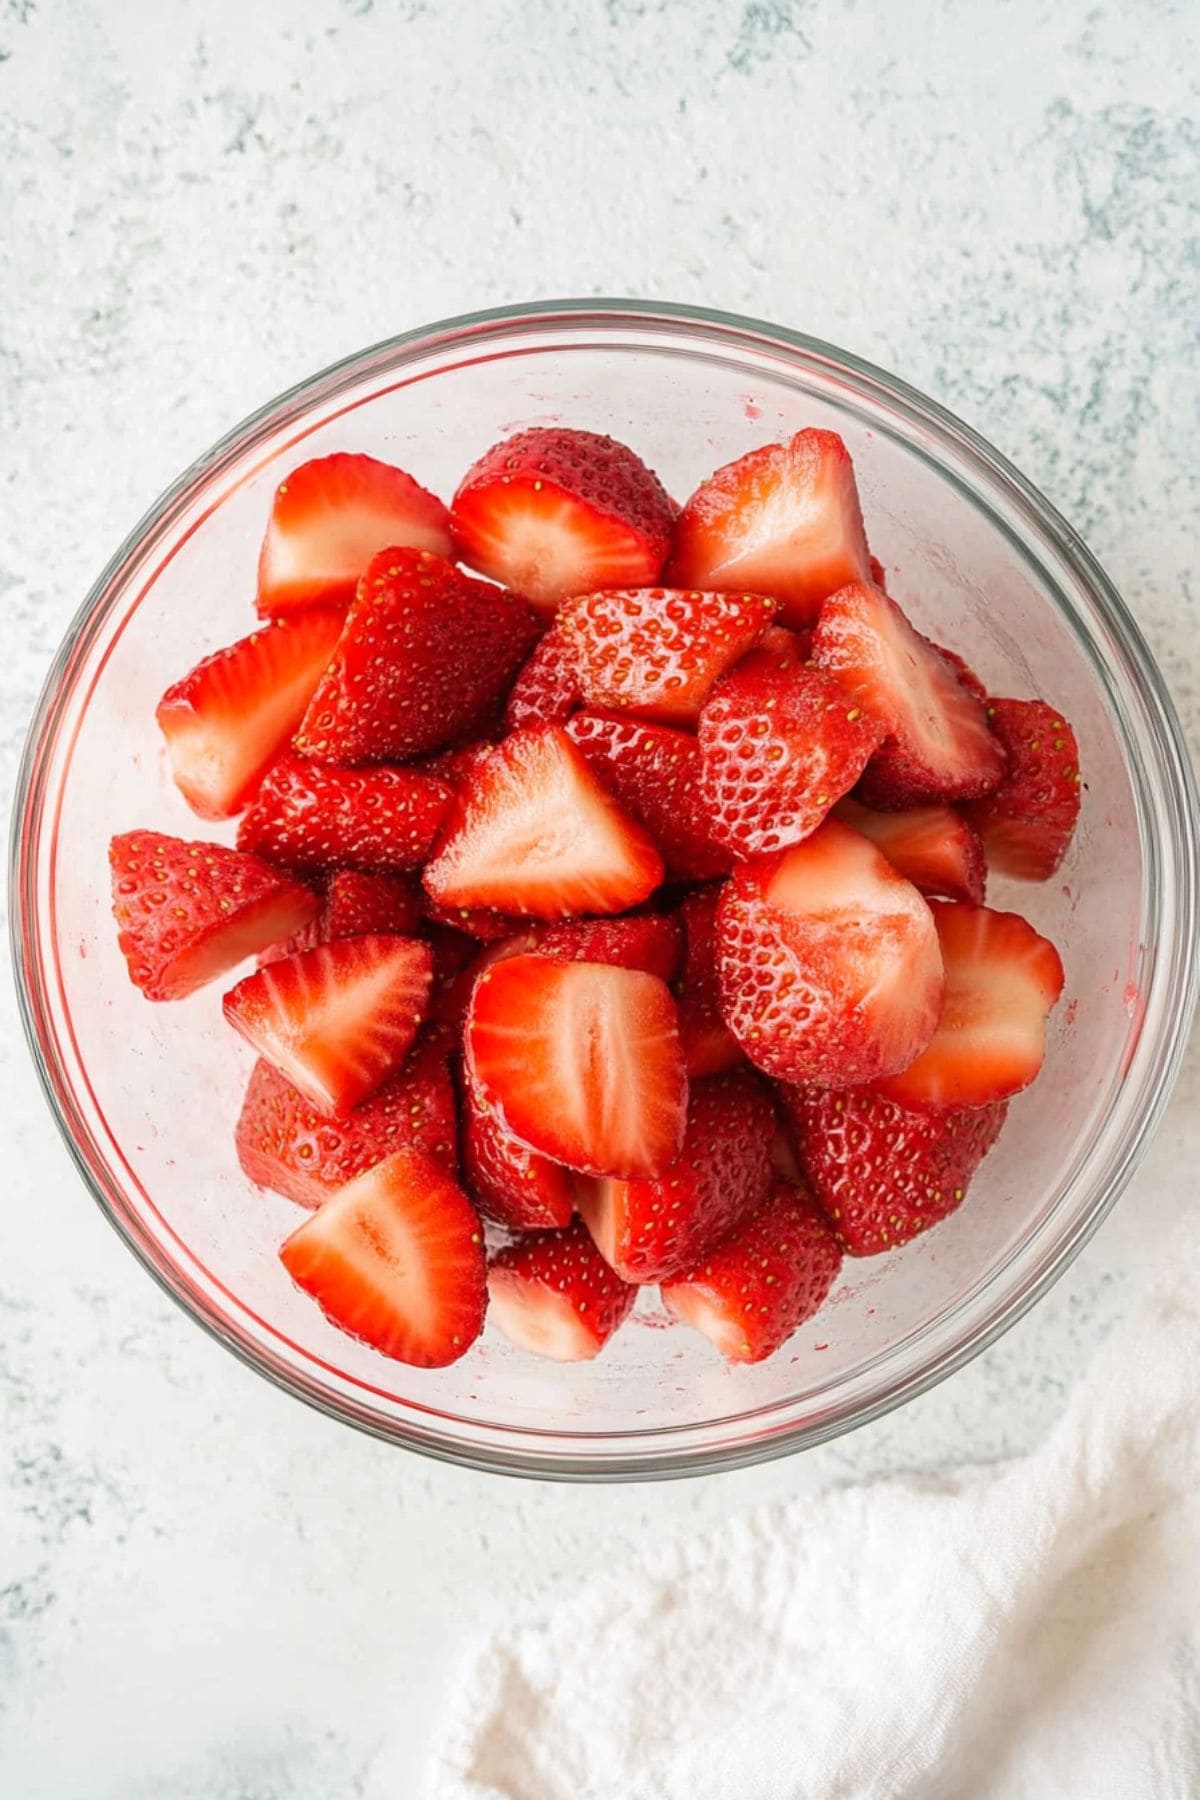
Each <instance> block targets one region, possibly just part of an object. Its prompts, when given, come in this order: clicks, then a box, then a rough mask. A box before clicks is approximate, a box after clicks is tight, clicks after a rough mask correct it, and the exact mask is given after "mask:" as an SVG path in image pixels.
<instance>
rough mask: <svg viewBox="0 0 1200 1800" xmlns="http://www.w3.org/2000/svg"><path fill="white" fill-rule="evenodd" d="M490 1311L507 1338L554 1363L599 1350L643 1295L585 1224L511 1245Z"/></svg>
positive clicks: (496, 1263)
mask: <svg viewBox="0 0 1200 1800" xmlns="http://www.w3.org/2000/svg"><path fill="white" fill-rule="evenodd" d="M488 1299H489V1303H490V1309H489V1317H490V1318H491V1321H492V1323H493V1324H494V1325H498V1326H499V1328H500V1330H501V1331H502V1332H503V1333H504V1335H505V1337H506V1338H508V1339H509V1341H510V1342H511V1343H514V1344H516V1345H517V1346H518V1348H520V1349H522V1350H529V1351H532V1353H533V1354H534V1355H535V1356H548V1357H550V1358H551V1359H552V1360H553V1361H554V1362H587V1361H588V1360H589V1359H590V1358H591V1357H593V1356H598V1355H599V1353H600V1351H601V1350H603V1348H604V1346H605V1344H607V1342H608V1340H609V1338H610V1337H611V1336H612V1334H613V1332H614V1331H615V1330H616V1329H617V1327H618V1325H620V1323H621V1321H622V1320H623V1319H624V1318H625V1317H626V1315H627V1314H628V1312H629V1309H630V1308H631V1307H632V1305H633V1303H634V1301H635V1300H636V1299H637V1289H636V1287H633V1286H631V1285H630V1283H629V1282H627V1281H622V1280H621V1278H620V1276H619V1275H616V1274H614V1273H613V1271H612V1270H611V1269H610V1268H609V1266H608V1264H607V1263H606V1262H605V1260H604V1258H603V1257H602V1256H601V1254H600V1252H599V1251H598V1250H597V1249H596V1246H595V1244H593V1242H592V1240H591V1238H590V1236H589V1235H588V1233H587V1231H586V1230H585V1229H584V1227H583V1226H582V1225H581V1224H579V1223H578V1221H576V1223H575V1224H574V1225H572V1226H570V1228H569V1229H568V1230H566V1231H548V1232H543V1233H542V1234H541V1235H539V1236H538V1237H536V1238H528V1239H527V1240H526V1241H525V1242H524V1243H521V1244H510V1245H509V1247H508V1249H506V1250H501V1251H499V1252H498V1253H497V1255H495V1256H493V1258H492V1260H491V1265H490V1267H489V1269H488Z"/></svg>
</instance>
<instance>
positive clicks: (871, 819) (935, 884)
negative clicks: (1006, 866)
mask: <svg viewBox="0 0 1200 1800" xmlns="http://www.w3.org/2000/svg"><path fill="white" fill-rule="evenodd" d="M833 816H834V818H835V819H840V820H841V821H842V824H843V825H850V826H853V828H854V830H855V831H861V832H862V834H863V836H864V837H869V838H870V840H871V842H872V843H873V844H877V845H878V846H879V848H880V849H881V850H882V851H883V854H884V855H885V856H886V857H887V859H888V861H889V862H890V863H891V865H892V867H893V869H895V870H897V872H898V873H899V874H901V875H903V877H904V879H905V880H906V881H911V882H912V884H913V886H914V887H915V888H919V889H920V890H921V892H922V893H923V894H938V895H940V896H941V897H942V898H943V899H945V900H970V901H973V902H975V903H976V904H978V903H979V901H981V900H982V899H983V891H984V887H985V886H986V883H987V863H986V861H985V860H984V854H983V843H982V840H981V839H980V836H979V833H978V832H977V831H976V830H975V829H974V828H973V826H970V825H968V824H967V821H966V819H964V818H963V816H962V814H961V813H958V812H955V810H954V808H953V807H952V806H918V807H915V808H914V809H913V810H912V811H911V812H872V811H871V809H870V807H867V806H860V805H859V803H858V801H857V800H854V799H851V798H849V797H847V798H846V799H845V800H839V801H838V803H837V805H836V806H835V807H834V809H833Z"/></svg>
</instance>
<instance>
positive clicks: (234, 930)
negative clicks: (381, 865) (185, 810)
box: [108, 831, 321, 1000]
mask: <svg viewBox="0 0 1200 1800" xmlns="http://www.w3.org/2000/svg"><path fill="white" fill-rule="evenodd" d="M108 861H109V868H110V869H111V871H112V904H113V917H114V918H115V919H116V922H117V942H118V944H119V945H120V947H121V952H122V955H123V956H124V958H125V961H126V963H127V964H128V966H129V979H130V980H131V981H132V982H133V984H134V986H135V987H138V988H140V989H141V990H142V992H143V994H145V996H146V998H147V999H148V1000H182V999H183V997H184V995H185V994H190V993H192V992H193V990H194V989H196V988H198V987H203V985H204V983H205V982H207V981H215V980H216V979H217V977H218V976H219V975H225V974H227V973H228V971H229V970H230V969H232V968H234V967H235V966H236V965H237V964H238V963H240V962H243V961H245V959H246V958H247V957H249V956H254V955H255V954H256V953H257V952H258V951H260V950H265V949H266V948H267V946H268V945H269V944H274V943H278V942H279V941H280V940H281V939H283V938H289V937H291V936H292V934H293V933H294V932H297V931H301V930H302V929H303V928H304V926H306V925H307V924H308V923H309V921H310V920H311V919H315V918H316V916H317V913H318V912H319V911H320V906H321V902H320V900H319V899H318V897H317V896H316V894H314V893H313V892H312V891H311V890H310V889H309V888H306V887H301V886H300V884H299V882H296V881H290V880H289V879H288V878H287V877H286V876H283V875H281V874H280V873H279V871H278V870H277V869H272V868H270V867H269V866H268V865H267V864H266V863H265V862H260V861H259V859H258V857H256V856H247V855H245V854H244V853H243V852H242V851H240V850H229V849H226V848H225V846H224V845H222V844H193V843H187V842H185V841H184V840H183V839H182V838H176V837H167V836H165V835H164V834H163V833H162V832H161V831H126V832H123V833H121V834H120V835H119V836H117V837H114V838H113V840H112V842H111V844H110V845H109V851H108Z"/></svg>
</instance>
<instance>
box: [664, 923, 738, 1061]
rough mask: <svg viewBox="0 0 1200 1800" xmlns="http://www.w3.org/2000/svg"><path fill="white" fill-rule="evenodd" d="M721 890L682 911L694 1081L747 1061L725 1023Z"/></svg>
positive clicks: (684, 994)
mask: <svg viewBox="0 0 1200 1800" xmlns="http://www.w3.org/2000/svg"><path fill="white" fill-rule="evenodd" d="M720 898H721V889H720V888H719V887H710V888H702V889H701V890H700V891H699V892H697V893H695V894H689V895H688V897H687V899H686V900H685V901H684V902H683V905H682V906H681V907H680V909H679V916H680V918H681V919H682V921H683V930H684V937H685V940H686V945H687V948H686V953H685V961H684V968H683V981H682V983H681V985H680V991H679V1002H678V1004H679V1037H680V1042H681V1043H682V1044H683V1054H684V1060H685V1061H686V1063H687V1072H688V1075H689V1077H691V1079H692V1080H696V1079H697V1078H698V1077H699V1076H701V1075H720V1074H723V1073H724V1071H725V1070H726V1069H735V1068H736V1067H737V1065H738V1064H739V1063H740V1062H742V1061H743V1060H744V1058H743V1056H742V1053H741V1050H740V1049H739V1048H738V1044H737V1039H736V1038H735V1037H734V1035H733V1033H732V1032H731V1031H730V1029H729V1027H728V1025H726V1023H725V1021H724V1019H723V1018H722V1017H721V991H720V986H719V983H718V980H717V906H718V903H719V901H720Z"/></svg>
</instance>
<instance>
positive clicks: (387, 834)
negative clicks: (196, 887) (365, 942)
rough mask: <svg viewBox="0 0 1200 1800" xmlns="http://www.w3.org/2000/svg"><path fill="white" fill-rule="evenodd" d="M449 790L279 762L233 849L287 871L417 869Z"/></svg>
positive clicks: (408, 774) (402, 775) (430, 780)
mask: <svg viewBox="0 0 1200 1800" xmlns="http://www.w3.org/2000/svg"><path fill="white" fill-rule="evenodd" d="M451 793H452V790H451V789H450V788H449V787H448V786H447V784H446V783H445V782H444V781H439V780H438V779H437V778H436V777H435V776H433V775H422V774H419V773H418V772H417V771H416V770H415V769H335V768H333V767H331V766H329V765H327V764H323V763H315V762H310V761H309V759H308V758H307V757H306V756H292V755H287V756H281V757H280V759H279V761H278V762H277V763H276V764H275V766H274V768H273V769H272V770H271V772H270V774H269V775H268V776H267V778H266V780H265V781H264V782H263V784H262V786H261V787H260V788H259V790H258V793H257V794H256V795H255V797H254V799H253V801H252V802H251V804H250V807H249V809H248V810H247V811H246V812H245V813H243V815H242V818H241V820H240V822H239V824H238V845H239V847H240V848H241V849H243V850H251V851H254V852H255V853H256V854H257V855H259V856H265V857H267V858H268V859H269V860H270V861H271V862H276V863H279V864H281V865H282V867H284V868H285V869H296V870H298V871H299V872H301V873H305V874H312V875H322V874H325V873H327V872H329V871H331V870H335V869H365V870H367V871H371V870H380V871H384V872H402V871H404V870H406V869H418V868H420V866H421V864H422V863H423V862H424V861H425V859H426V857H428V856H429V854H430V852H431V851H432V849H433V847H434V844H435V843H436V842H437V838H438V833H439V831H440V830H441V826H442V821H443V819H444V818H445V816H446V813H447V811H448V810H449V806H450V800H451Z"/></svg>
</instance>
